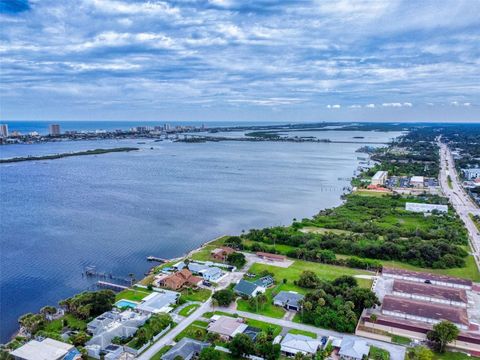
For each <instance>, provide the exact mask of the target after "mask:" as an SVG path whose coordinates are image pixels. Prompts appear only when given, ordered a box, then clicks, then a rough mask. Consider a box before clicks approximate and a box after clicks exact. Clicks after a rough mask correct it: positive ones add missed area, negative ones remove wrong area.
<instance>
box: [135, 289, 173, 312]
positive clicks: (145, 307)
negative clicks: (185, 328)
mask: <svg viewBox="0 0 480 360" xmlns="http://www.w3.org/2000/svg"><path fill="white" fill-rule="evenodd" d="M179 297H180V293H177V292H175V291H168V290H166V291H163V292H153V293H151V294H150V295H148V296H146V297H145V298H144V299H143V300H142V302H141V303H140V304H139V305H138V306H137V307H136V309H137V310H138V311H141V312H143V313H146V314H158V313H168V312H170V311H171V310H172V305H174V304H175V303H176V302H177V299H178V298H179Z"/></svg>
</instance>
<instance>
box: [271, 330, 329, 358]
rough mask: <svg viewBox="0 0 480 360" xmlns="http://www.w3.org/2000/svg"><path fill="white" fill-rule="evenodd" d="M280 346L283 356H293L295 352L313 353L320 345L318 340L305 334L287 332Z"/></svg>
mask: <svg viewBox="0 0 480 360" xmlns="http://www.w3.org/2000/svg"><path fill="white" fill-rule="evenodd" d="M280 347H281V352H282V354H283V355H285V356H295V355H296V354H297V353H302V354H303V355H313V354H316V352H317V350H318V348H319V347H320V341H318V340H317V339H313V338H311V337H309V336H305V335H300V334H287V335H285V337H284V338H283V340H282V342H281V343H280Z"/></svg>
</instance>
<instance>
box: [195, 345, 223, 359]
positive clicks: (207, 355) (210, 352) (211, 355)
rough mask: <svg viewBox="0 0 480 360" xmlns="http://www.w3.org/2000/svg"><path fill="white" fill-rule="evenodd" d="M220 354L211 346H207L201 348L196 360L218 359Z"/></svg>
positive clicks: (220, 356)
mask: <svg viewBox="0 0 480 360" xmlns="http://www.w3.org/2000/svg"><path fill="white" fill-rule="evenodd" d="M221 358H222V354H221V353H220V352H219V351H217V350H215V349H214V348H213V347H207V348H204V349H203V350H202V352H201V353H200V356H199V357H198V360H220V359H221Z"/></svg>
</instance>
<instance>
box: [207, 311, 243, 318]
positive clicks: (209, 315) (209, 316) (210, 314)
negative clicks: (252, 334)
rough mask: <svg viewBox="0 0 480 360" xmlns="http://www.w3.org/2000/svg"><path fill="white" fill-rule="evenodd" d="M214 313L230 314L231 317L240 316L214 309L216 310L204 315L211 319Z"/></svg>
mask: <svg viewBox="0 0 480 360" xmlns="http://www.w3.org/2000/svg"><path fill="white" fill-rule="evenodd" d="M213 315H225V316H230V317H235V318H237V317H238V314H230V313H227V312H224V311H214V312H211V311H209V312H206V313H205V314H203V315H202V317H204V318H205V319H210V318H211V317H212V316H213Z"/></svg>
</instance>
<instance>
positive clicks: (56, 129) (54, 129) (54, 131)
mask: <svg viewBox="0 0 480 360" xmlns="http://www.w3.org/2000/svg"><path fill="white" fill-rule="evenodd" d="M48 128H49V133H50V135H52V136H58V135H60V125H58V124H50V126H49V127H48Z"/></svg>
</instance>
